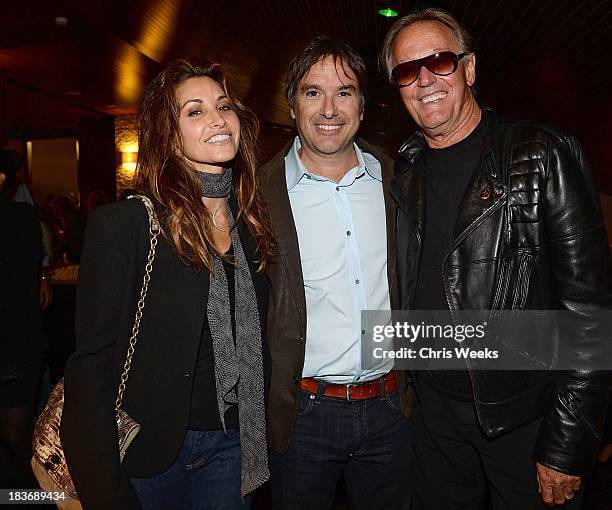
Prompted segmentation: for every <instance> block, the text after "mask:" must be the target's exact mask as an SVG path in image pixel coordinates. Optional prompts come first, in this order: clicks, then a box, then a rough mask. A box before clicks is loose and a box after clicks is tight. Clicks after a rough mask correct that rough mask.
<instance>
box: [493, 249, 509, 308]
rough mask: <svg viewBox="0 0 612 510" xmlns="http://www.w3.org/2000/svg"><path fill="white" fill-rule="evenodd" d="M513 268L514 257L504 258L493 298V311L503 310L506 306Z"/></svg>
mask: <svg viewBox="0 0 612 510" xmlns="http://www.w3.org/2000/svg"><path fill="white" fill-rule="evenodd" d="M511 268H512V257H504V258H503V259H502V261H501V268H500V270H499V276H498V277H497V284H496V285H495V294H494V296H493V304H492V305H491V309H492V310H503V309H504V307H505V305H506V300H507V295H508V287H509V285H510V273H511Z"/></svg>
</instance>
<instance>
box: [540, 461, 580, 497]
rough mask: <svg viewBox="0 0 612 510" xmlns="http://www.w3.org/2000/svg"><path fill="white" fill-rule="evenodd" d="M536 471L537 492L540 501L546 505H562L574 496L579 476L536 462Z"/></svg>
mask: <svg viewBox="0 0 612 510" xmlns="http://www.w3.org/2000/svg"><path fill="white" fill-rule="evenodd" d="M536 471H537V473H538V492H539V493H540V494H541V496H542V501H544V503H546V504H547V505H548V506H555V505H562V504H563V503H565V502H566V501H568V500H570V499H572V498H573V497H574V493H575V492H577V491H578V490H580V484H581V481H582V479H581V478H580V477H579V476H572V475H566V474H565V473H560V472H559V471H555V470H554V469H551V468H549V467H546V466H543V465H542V464H540V463H539V462H536Z"/></svg>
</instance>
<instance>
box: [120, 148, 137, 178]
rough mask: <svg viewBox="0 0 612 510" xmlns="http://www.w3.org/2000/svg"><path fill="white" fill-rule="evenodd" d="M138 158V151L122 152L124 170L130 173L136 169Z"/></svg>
mask: <svg viewBox="0 0 612 510" xmlns="http://www.w3.org/2000/svg"><path fill="white" fill-rule="evenodd" d="M137 160H138V152H133V151H130V152H122V153H121V166H122V167H123V169H124V170H126V171H127V172H130V173H132V174H133V173H134V172H135V171H136V161H137Z"/></svg>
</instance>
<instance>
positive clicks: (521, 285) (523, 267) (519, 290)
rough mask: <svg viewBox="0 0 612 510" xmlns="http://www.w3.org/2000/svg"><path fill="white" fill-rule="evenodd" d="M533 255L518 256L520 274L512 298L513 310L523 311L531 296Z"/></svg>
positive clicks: (520, 254) (523, 253)
mask: <svg viewBox="0 0 612 510" xmlns="http://www.w3.org/2000/svg"><path fill="white" fill-rule="evenodd" d="M532 259H533V257H532V255H531V254H530V253H529V252H520V253H519V256H518V261H517V265H518V272H517V275H516V280H515V281H516V284H515V287H514V292H513V296H512V310H523V309H524V308H525V303H526V302H527V296H528V294H529V281H530V279H531V268H532Z"/></svg>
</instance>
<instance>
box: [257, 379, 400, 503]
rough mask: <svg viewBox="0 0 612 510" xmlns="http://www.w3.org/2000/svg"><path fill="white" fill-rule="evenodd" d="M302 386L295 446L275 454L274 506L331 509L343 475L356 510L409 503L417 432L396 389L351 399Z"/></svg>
mask: <svg viewBox="0 0 612 510" xmlns="http://www.w3.org/2000/svg"><path fill="white" fill-rule="evenodd" d="M321 393H322V392H321V391H319V394H317V395H313V394H311V393H308V392H305V391H301V392H300V402H299V408H298V416H297V419H296V423H295V428H294V431H293V435H292V436H291V443H290V445H289V449H288V450H287V451H286V452H285V453H282V454H281V453H278V452H274V451H270V455H269V460H270V471H271V476H270V481H271V484H272V503H273V508H275V509H278V510H310V509H312V510H327V509H331V508H332V505H333V502H334V496H335V492H336V485H337V483H338V480H339V478H340V476H342V475H343V476H344V479H345V483H346V489H347V495H348V500H349V508H350V509H351V510H358V509H364V510H366V509H367V510H378V509H380V510H383V509H384V510H404V509H407V508H409V505H410V498H411V482H410V478H409V459H410V450H411V432H410V427H409V422H408V421H407V420H406V418H404V416H403V415H402V414H401V413H400V409H399V395H398V393H397V392H393V393H390V394H386V395H384V396H382V397H380V398H372V399H368V400H359V401H346V400H339V399H334V398H330V397H325V396H322V394H321Z"/></svg>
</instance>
